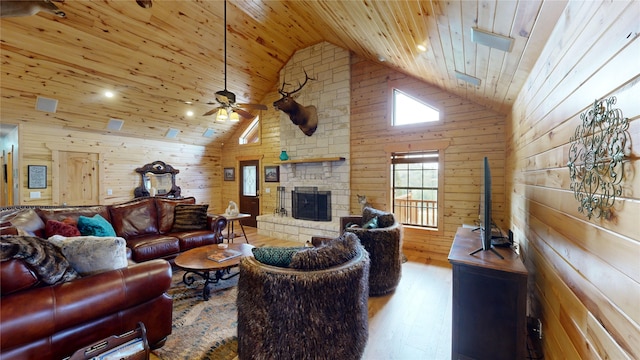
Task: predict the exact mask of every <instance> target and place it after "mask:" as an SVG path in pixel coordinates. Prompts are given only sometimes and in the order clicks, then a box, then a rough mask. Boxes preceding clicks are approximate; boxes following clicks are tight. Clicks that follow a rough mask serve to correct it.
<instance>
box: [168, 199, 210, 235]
mask: <svg viewBox="0 0 640 360" xmlns="http://www.w3.org/2000/svg"><path fill="white" fill-rule="evenodd" d="M208 209H209V205H186V204H179V205H176V209H175V214H174V217H173V228H172V229H171V231H192V230H204V229H206V228H207V210H208Z"/></svg>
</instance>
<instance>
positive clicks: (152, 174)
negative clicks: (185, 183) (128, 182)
mask: <svg viewBox="0 0 640 360" xmlns="http://www.w3.org/2000/svg"><path fill="white" fill-rule="evenodd" d="M136 172H137V173H139V174H140V177H141V178H142V184H141V185H140V186H139V187H137V188H135V190H134V191H133V195H134V196H135V197H137V198H138V197H143V196H163V197H168V198H179V197H180V191H181V189H180V187H179V186H177V185H176V174H177V173H179V172H180V170H177V169H174V168H173V166H171V165H168V164H165V163H164V162H162V161H159V160H158V161H154V162H152V163H149V164H146V165H145V166H143V167H141V168H137V169H136Z"/></svg>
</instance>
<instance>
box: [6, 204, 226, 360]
mask: <svg viewBox="0 0 640 360" xmlns="http://www.w3.org/2000/svg"><path fill="white" fill-rule="evenodd" d="M179 204H195V199H194V198H192V197H191V198H184V199H167V198H159V197H147V198H140V199H136V200H133V201H129V202H126V203H123V204H117V205H96V206H71V207H54V206H42V207H39V208H38V207H29V206H16V207H12V208H4V209H1V210H0V233H2V234H14V235H18V233H20V235H33V236H38V237H46V233H45V228H44V224H46V223H47V220H55V221H63V220H65V219H72V220H76V221H77V220H78V218H79V217H80V216H81V215H82V216H85V217H92V216H94V215H95V214H99V215H100V216H101V217H102V218H104V219H106V220H107V221H109V223H110V224H111V225H112V226H113V230H115V233H116V235H117V236H119V237H122V238H124V239H125V240H126V245H127V250H128V255H129V256H130V262H129V265H128V266H126V267H123V268H119V269H115V270H108V271H104V272H100V273H98V274H93V275H88V276H84V277H80V278H76V279H73V280H71V281H68V282H63V283H56V284H53V285H47V284H46V283H43V281H42V278H39V277H38V275H36V272H35V271H34V269H33V267H30V265H29V264H28V263H27V262H26V261H24V260H22V259H10V260H7V261H2V262H0V283H1V285H2V293H1V295H2V298H1V299H0V358H1V359H3V360H9V359H62V358H65V357H67V356H70V355H71V354H72V353H73V352H74V351H75V350H77V349H79V348H82V347H84V346H87V345H89V344H92V343H94V342H96V341H99V340H101V339H104V338H106V337H109V336H111V335H117V334H122V333H124V332H126V331H129V330H133V329H135V328H136V326H137V324H138V322H140V321H141V322H143V323H144V324H145V327H146V329H147V338H148V341H149V345H150V346H151V348H158V347H160V346H162V345H163V344H164V342H165V340H166V337H167V336H168V335H169V334H170V333H171V325H172V306H173V304H172V299H171V298H170V297H169V296H168V295H167V294H166V291H167V290H168V289H169V287H170V285H171V275H172V274H171V265H170V263H169V262H168V261H165V260H170V259H172V258H173V257H175V256H176V255H178V254H179V253H180V252H182V251H186V250H188V249H192V248H195V247H198V246H202V245H205V244H212V243H218V242H221V241H222V230H223V229H224V228H225V226H226V222H227V220H226V219H225V218H224V217H211V216H207V220H206V223H207V224H206V228H205V229H200V230H187V231H173V224H174V209H175V207H176V206H177V205H179ZM25 232H26V233H27V234H25ZM131 260H132V261H131Z"/></svg>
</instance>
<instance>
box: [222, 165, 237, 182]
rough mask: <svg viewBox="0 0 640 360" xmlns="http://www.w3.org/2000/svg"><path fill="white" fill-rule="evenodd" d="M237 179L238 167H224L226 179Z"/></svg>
mask: <svg viewBox="0 0 640 360" xmlns="http://www.w3.org/2000/svg"><path fill="white" fill-rule="evenodd" d="M235 179H236V168H232V167H230V168H224V181H234V180H235Z"/></svg>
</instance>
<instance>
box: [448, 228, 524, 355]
mask: <svg viewBox="0 0 640 360" xmlns="http://www.w3.org/2000/svg"><path fill="white" fill-rule="evenodd" d="M479 247H481V240H480V232H474V231H473V230H472V229H469V228H462V227H461V228H458V232H457V233H456V237H455V239H454V240H453V245H452V246H451V251H450V252H449V262H450V263H451V265H452V267H453V309H452V315H453V319H452V320H453V321H452V339H451V359H453V360H459V359H464V360H471V359H495V360H500V359H505V360H514V359H525V356H526V351H525V350H526V336H527V325H526V323H527V322H526V320H527V319H526V310H527V309H526V305H527V269H526V268H525V266H524V264H523V263H522V261H521V260H520V258H519V256H518V254H516V253H515V252H514V251H513V250H512V249H511V248H497V249H496V251H498V252H499V253H500V254H501V255H502V256H504V260H503V259H500V258H499V257H498V256H496V254H494V253H492V252H491V251H480V252H478V253H476V254H474V255H469V254H470V253H471V252H473V251H474V250H476V249H477V248H479Z"/></svg>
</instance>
